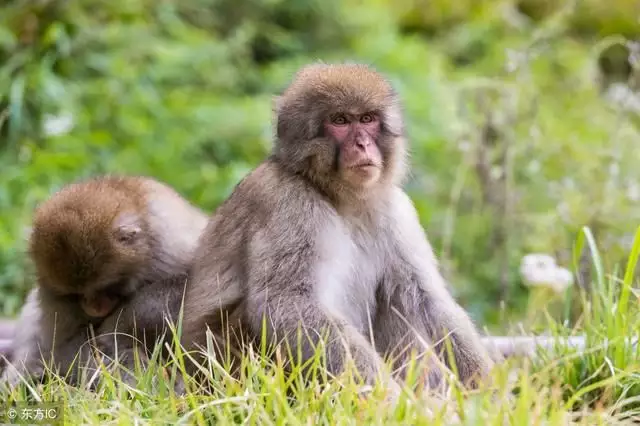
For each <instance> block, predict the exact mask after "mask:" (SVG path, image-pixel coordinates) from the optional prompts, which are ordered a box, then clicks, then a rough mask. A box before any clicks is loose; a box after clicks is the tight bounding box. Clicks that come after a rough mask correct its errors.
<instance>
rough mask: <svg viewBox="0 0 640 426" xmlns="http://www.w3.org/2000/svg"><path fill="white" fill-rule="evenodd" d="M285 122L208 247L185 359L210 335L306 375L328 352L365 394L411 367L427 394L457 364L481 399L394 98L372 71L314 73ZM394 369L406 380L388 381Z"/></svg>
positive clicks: (287, 101)
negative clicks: (291, 360)
mask: <svg viewBox="0 0 640 426" xmlns="http://www.w3.org/2000/svg"><path fill="white" fill-rule="evenodd" d="M275 116H276V140H275V145H274V149H273V152H272V153H271V155H270V156H269V158H268V159H266V160H265V161H264V162H263V163H262V164H261V165H260V166H258V167H257V168H256V169H255V170H254V171H253V172H251V173H250V174H249V175H248V176H247V177H245V178H244V179H243V180H242V182H240V183H239V184H238V186H237V187H236V188H235V190H234V191H233V193H232V194H231V196H230V197H229V198H228V199H227V200H226V201H225V202H224V203H223V204H222V205H221V206H220V207H219V208H218V209H217V211H216V212H215V214H214V215H213V216H212V218H211V219H210V221H209V224H208V226H207V228H206V229H205V231H204V233H203V235H202V237H201V240H200V247H199V248H198V249H197V250H196V255H195V259H194V266H193V269H192V271H191V273H190V278H189V280H188V282H187V286H186V292H185V306H184V317H183V330H182V344H183V346H184V348H185V349H187V350H201V349H202V348H204V347H205V346H206V345H207V337H206V334H207V333H206V330H207V327H209V329H210V330H211V332H212V334H213V335H214V337H216V341H217V342H218V343H219V344H222V345H224V344H225V343H228V344H233V339H234V337H233V335H238V334H242V336H249V340H253V341H256V340H260V339H261V336H262V333H263V332H264V333H265V335H266V337H267V339H268V340H269V342H273V343H276V344H278V343H285V344H286V345H287V346H288V347H289V349H290V350H291V353H293V354H301V356H302V359H301V360H300V361H301V362H302V361H305V360H307V359H309V357H311V356H312V353H313V351H314V347H315V346H316V345H317V344H318V343H320V342H322V343H323V345H324V346H323V348H324V356H325V360H326V368H327V370H328V372H329V373H331V374H338V373H340V372H342V371H344V368H345V363H346V362H347V361H348V360H351V361H352V362H353V364H352V365H355V367H356V368H357V370H358V371H359V373H360V376H361V377H362V378H363V379H364V381H365V383H369V384H370V383H372V382H373V381H374V380H376V379H379V378H380V379H383V382H386V383H388V384H389V386H390V388H392V389H393V390H394V391H397V390H398V389H399V383H398V381H399V380H400V379H404V378H405V377H406V371H407V370H406V368H405V366H406V363H407V361H408V360H409V359H410V356H411V354H412V353H413V354H414V355H416V356H418V357H419V356H423V357H424V358H423V359H425V360H426V361H427V362H426V364H431V365H432V366H433V368H432V369H429V372H428V375H427V376H428V384H429V385H430V386H431V387H435V386H438V385H440V384H441V383H442V382H443V380H442V378H443V371H446V370H445V369H444V366H445V365H450V364H449V361H450V360H451V359H454V360H455V365H456V368H457V372H458V374H459V378H460V379H461V380H462V381H463V382H464V383H466V384H470V385H472V386H475V385H476V384H477V383H478V382H477V380H476V379H481V378H482V377H484V376H485V375H486V374H487V372H488V371H489V370H490V368H491V367H492V365H493V361H492V360H491V358H490V356H489V354H488V353H487V350H486V348H485V347H484V346H483V344H482V342H481V340H480V337H479V334H478V333H477V331H476V329H475V326H474V324H473V323H472V321H471V320H470V318H469V316H468V315H467V313H466V312H465V311H464V310H463V309H462V308H461V307H460V306H459V305H458V304H457V303H456V302H455V301H454V299H453V298H452V296H451V295H450V294H449V292H448V290H447V288H446V284H445V281H444V280H443V277H442V275H441V273H440V272H439V267H438V264H437V260H436V258H435V256H434V253H433V251H432V248H431V246H430V244H429V242H428V240H427V237H426V235H425V233H424V230H423V228H422V226H421V224H420V222H419V220H418V216H417V213H416V210H415V208H414V206H413V204H412V202H411V200H410V199H409V197H408V196H407V195H406V194H405V192H403V190H402V188H401V185H402V183H403V180H404V177H405V174H406V171H407V167H406V160H407V148H406V143H405V137H404V125H403V120H402V113H401V108H400V105H399V100H398V97H397V94H396V93H395V91H394V89H393V88H392V86H391V85H390V84H389V83H388V81H387V80H386V79H385V78H384V77H383V76H381V75H380V74H379V73H378V72H376V71H374V70H373V69H372V68H370V67H368V66H365V65H359V64H341V65H330V64H313V65H310V66H306V67H304V68H303V69H301V70H300V71H299V72H298V73H297V75H296V76H295V78H294V79H293V82H292V83H291V84H290V86H289V87H288V88H287V89H286V90H285V91H284V93H283V94H282V96H281V97H279V98H278V99H277V100H276V104H275ZM263 320H264V321H263ZM299 327H300V328H299ZM221 330H222V331H221ZM238 330H240V332H238ZM298 330H302V333H301V334H298V333H297V331H298ZM221 333H222V334H223V335H221ZM323 333H324V334H323ZM300 336H301V338H300ZM321 337H324V338H322V339H321ZM445 338H449V339H450V340H449V341H450V343H451V347H452V349H453V355H454V356H453V357H448V356H446V354H445V351H444V349H445V346H447V345H446V344H445ZM430 349H432V350H433V352H431V351H430ZM224 352H225V349H224V348H223V349H221V350H220V351H219V353H222V354H223V353H224ZM434 354H435V355H434ZM437 355H439V356H440V358H438V356H437ZM385 358H386V359H390V360H391V364H392V365H393V366H394V370H396V374H394V375H389V374H386V373H384V371H385V369H384V367H385ZM436 365H437V366H438V367H439V368H438V367H436Z"/></svg>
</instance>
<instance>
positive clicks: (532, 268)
mask: <svg viewBox="0 0 640 426" xmlns="http://www.w3.org/2000/svg"><path fill="white" fill-rule="evenodd" d="M520 276H521V277H522V281H523V282H524V284H525V285H526V286H527V287H548V288H550V289H552V290H553V291H555V292H556V293H562V292H563V291H564V290H566V289H567V287H569V286H570V285H572V284H573V274H571V272H570V271H569V270H567V269H565V268H562V267H560V266H558V265H556V260H555V259H554V258H553V257H552V256H549V255H548V254H528V255H526V256H524V257H523V258H522V261H521V262H520Z"/></svg>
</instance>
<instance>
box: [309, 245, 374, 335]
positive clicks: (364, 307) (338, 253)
mask: <svg viewBox="0 0 640 426" xmlns="http://www.w3.org/2000/svg"><path fill="white" fill-rule="evenodd" d="M327 234H328V235H327V237H328V238H330V236H331V234H332V233H327ZM334 235H335V234H334ZM341 236H342V238H341V239H342V241H341V239H340V238H338V239H334V240H333V244H332V245H333V246H334V247H335V248H334V249H333V250H331V251H327V253H331V256H330V257H328V258H326V259H325V260H324V261H323V262H321V263H320V267H319V268H318V270H317V271H316V273H317V274H318V275H317V280H316V283H317V287H316V293H317V296H318V300H319V301H320V303H321V304H322V305H323V306H324V308H325V309H326V310H327V311H328V312H329V313H331V314H332V315H335V316H337V317H339V318H343V319H345V320H347V321H349V323H350V324H352V325H353V326H355V327H356V328H358V329H359V330H360V331H362V332H366V330H368V328H369V325H370V324H371V323H372V320H373V318H372V316H373V313H374V312H375V308H376V306H375V302H376V299H375V294H376V289H377V283H378V281H379V280H378V276H379V273H378V270H377V265H379V264H380V263H377V262H376V260H375V258H373V256H371V255H370V254H368V253H366V252H365V251H364V250H362V249H361V248H360V247H359V246H358V245H355V244H353V243H352V242H350V241H348V240H347V241H344V240H345V238H344V234H342V235H341Z"/></svg>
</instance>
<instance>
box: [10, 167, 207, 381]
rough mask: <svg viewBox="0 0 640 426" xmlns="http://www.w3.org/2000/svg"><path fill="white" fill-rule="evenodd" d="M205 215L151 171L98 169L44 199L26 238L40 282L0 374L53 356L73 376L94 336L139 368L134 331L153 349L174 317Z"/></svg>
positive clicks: (38, 365) (34, 368)
mask: <svg viewBox="0 0 640 426" xmlns="http://www.w3.org/2000/svg"><path fill="white" fill-rule="evenodd" d="M206 223H207V216H206V215H205V214H204V213H203V212H202V211H200V210H199V209H197V208H196V207H194V206H192V205H191V204H190V203H189V202H187V201H186V200H185V199H184V198H182V197H181V196H180V195H179V194H178V193H177V192H175V191H174V190H173V189H171V188H169V187H168V186H166V185H164V184H162V183H160V182H158V181H156V180H153V179H150V178H146V177H122V176H103V177H98V178H93V179H89V180H86V181H83V182H78V183H74V184H70V185H68V186H66V187H64V188H63V189H61V190H60V191H59V192H57V193H56V194H54V195H53V196H52V197H51V198H50V199H48V200H47V201H45V202H44V203H42V204H41V205H40V206H39V207H38V208H37V209H36V212H35V215H34V219H33V227H32V232H31V236H30V239H29V255H30V258H31V260H32V261H33V264H34V266H35V273H36V286H35V288H34V289H33V290H32V291H31V292H30V294H29V295H28V298H27V301H26V303H25V305H24V307H23V309H22V312H21V315H20V318H19V320H18V325H17V327H16V334H15V336H14V340H13V343H12V348H11V351H10V354H9V357H8V358H9V361H10V363H11V366H10V367H8V368H6V370H5V372H4V377H3V378H4V380H6V381H7V382H8V384H9V385H15V384H17V382H19V381H20V377H21V376H25V375H27V376H36V377H41V376H42V375H43V373H44V367H45V363H47V365H48V363H51V366H53V367H55V368H56V369H58V370H59V373H60V374H62V375H66V377H67V379H68V380H69V382H71V383H74V382H76V383H77V382H78V380H79V379H80V373H81V370H82V369H84V368H85V367H86V368H87V369H88V370H89V372H94V371H95V370H96V368H97V366H98V364H97V362H96V359H95V358H94V355H95V354H94V353H93V352H94V351H93V350H92V346H95V348H96V349H97V350H98V351H99V352H100V353H102V355H103V356H104V357H105V358H107V359H109V358H110V359H112V360H114V359H115V357H116V348H117V355H118V356H117V358H118V361H120V362H121V364H122V365H124V366H125V367H127V368H133V363H134V351H139V349H138V348H134V347H135V346H137V344H135V341H134V336H135V338H141V337H143V338H144V340H145V341H146V349H149V350H151V349H152V345H153V344H155V343H156V339H157V338H158V337H160V336H161V335H163V334H165V333H166V332H167V327H166V320H167V319H170V320H172V321H177V316H178V313H179V310H180V306H181V302H182V295H183V290H184V283H185V280H186V274H187V270H188V267H189V265H190V262H191V259H192V256H193V251H194V248H195V246H196V242H197V240H198V238H199V236H200V233H201V232H202V230H203V229H204V227H205V226H206ZM116 332H117V333H116ZM92 333H93V335H95V336H96V339H95V341H94V345H89V344H88V342H89V340H91V337H92ZM142 346H143V347H144V346H145V345H142ZM139 353H140V352H139ZM140 354H141V355H142V359H144V358H145V357H144V353H140Z"/></svg>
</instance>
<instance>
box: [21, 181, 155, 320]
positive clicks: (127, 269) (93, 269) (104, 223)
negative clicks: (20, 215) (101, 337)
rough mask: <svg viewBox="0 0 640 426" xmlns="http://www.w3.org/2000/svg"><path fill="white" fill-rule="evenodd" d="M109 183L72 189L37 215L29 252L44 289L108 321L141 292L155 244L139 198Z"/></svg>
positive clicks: (58, 194)
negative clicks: (73, 300)
mask: <svg viewBox="0 0 640 426" xmlns="http://www.w3.org/2000/svg"><path fill="white" fill-rule="evenodd" d="M130 195H131V194H127V193H123V192H122V191H119V190H118V189H116V188H114V187H110V186H108V185H105V183H104V182H96V181H89V182H85V183H80V184H74V185H69V186H68V187H66V188H64V189H63V190H62V191H60V192H58V193H56V194H54V195H53V196H52V197H51V198H50V199H49V200H47V201H46V202H44V203H43V204H42V205H40V206H39V207H38V208H37V209H36V212H35V215H34V220H33V229H32V233H31V237H30V240H29V252H30V256H31V258H32V260H33V262H34V265H35V269H36V274H37V276H38V282H39V284H40V285H41V286H43V287H45V288H47V289H48V290H50V291H52V292H54V293H55V294H58V295H60V296H63V297H77V298H78V300H79V302H80V304H81V306H82V308H83V309H84V311H85V313H87V315H89V316H92V317H104V316H106V315H108V314H109V313H110V312H111V311H112V310H113V309H114V308H115V307H116V306H117V304H118V303H119V302H120V301H121V300H122V299H123V298H126V297H127V296H128V295H129V294H131V293H132V292H134V291H135V289H136V288H137V287H138V286H139V285H140V281H141V278H142V277H143V276H144V273H145V270H144V268H145V267H146V265H147V264H148V258H149V256H150V250H151V247H150V244H151V241H149V238H148V237H147V232H146V225H145V223H144V222H143V217H142V216H141V215H139V214H138V212H139V211H141V210H139V208H140V207H139V205H138V203H139V202H140V200H139V199H136V198H135V197H131V196H130Z"/></svg>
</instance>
